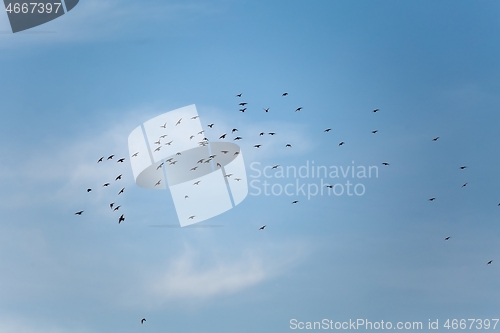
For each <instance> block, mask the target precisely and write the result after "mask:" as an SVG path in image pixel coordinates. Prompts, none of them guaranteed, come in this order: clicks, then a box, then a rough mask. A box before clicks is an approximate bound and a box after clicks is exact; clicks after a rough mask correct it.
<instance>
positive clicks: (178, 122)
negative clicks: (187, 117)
mask: <svg viewBox="0 0 500 333" xmlns="http://www.w3.org/2000/svg"><path fill="white" fill-rule="evenodd" d="M181 121H182V118H181V119H179V121H177V124H175V126H177V125H179V124H180V123H181Z"/></svg>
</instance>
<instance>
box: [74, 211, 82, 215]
mask: <svg viewBox="0 0 500 333" xmlns="http://www.w3.org/2000/svg"><path fill="white" fill-rule="evenodd" d="M82 213H83V210H81V211H79V212H76V213H75V215H82Z"/></svg>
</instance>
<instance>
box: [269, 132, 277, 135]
mask: <svg viewBox="0 0 500 333" xmlns="http://www.w3.org/2000/svg"><path fill="white" fill-rule="evenodd" d="M268 134H269V135H275V134H276V133H274V132H269V133H268Z"/></svg>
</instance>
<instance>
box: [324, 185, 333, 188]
mask: <svg viewBox="0 0 500 333" xmlns="http://www.w3.org/2000/svg"><path fill="white" fill-rule="evenodd" d="M325 186H326V187H328V188H333V185H325Z"/></svg>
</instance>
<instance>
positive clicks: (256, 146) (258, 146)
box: [254, 145, 262, 148]
mask: <svg viewBox="0 0 500 333" xmlns="http://www.w3.org/2000/svg"><path fill="white" fill-rule="evenodd" d="M260 146H262V145H255V146H254V147H255V148H260Z"/></svg>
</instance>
